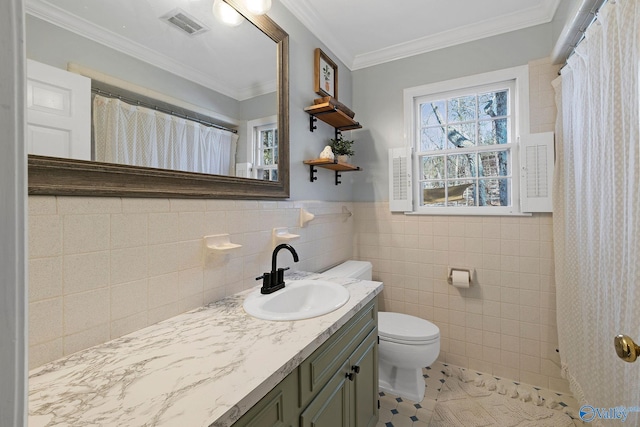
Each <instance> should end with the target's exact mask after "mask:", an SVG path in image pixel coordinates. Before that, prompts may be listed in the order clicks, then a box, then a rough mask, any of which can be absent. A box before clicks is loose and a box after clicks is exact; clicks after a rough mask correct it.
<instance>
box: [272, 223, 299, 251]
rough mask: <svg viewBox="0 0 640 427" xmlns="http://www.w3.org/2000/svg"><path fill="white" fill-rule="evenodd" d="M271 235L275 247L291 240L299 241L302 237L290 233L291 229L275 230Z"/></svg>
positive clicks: (280, 228) (279, 228) (281, 228)
mask: <svg viewBox="0 0 640 427" xmlns="http://www.w3.org/2000/svg"><path fill="white" fill-rule="evenodd" d="M271 235H272V237H273V245H274V246H275V245H277V244H278V243H285V242H288V241H289V240H293V239H297V238H299V237H300V235H299V234H293V233H289V227H278V228H274V229H273V232H272V234H271Z"/></svg>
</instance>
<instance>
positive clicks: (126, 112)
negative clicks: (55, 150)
mask: <svg viewBox="0 0 640 427" xmlns="http://www.w3.org/2000/svg"><path fill="white" fill-rule="evenodd" d="M93 127H94V137H95V138H94V139H95V157H96V160H97V161H100V162H107V163H118V164H125V165H135V166H147V167H152V168H160V169H173V170H180V171H186V172H199V173H206V174H216V175H235V157H236V144H237V141H238V135H236V134H234V133H232V132H228V131H225V130H222V129H216V128H213V127H210V126H204V125H201V124H199V123H197V122H194V121H191V120H185V119H181V118H179V117H175V116H172V115H169V114H165V113H162V112H159V111H155V110H151V109H149V108H144V107H138V106H134V105H130V104H127V103H125V102H122V101H121V100H119V99H114V98H106V97H103V96H100V95H96V96H95V98H94V101H93Z"/></svg>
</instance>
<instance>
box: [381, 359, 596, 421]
mask: <svg viewBox="0 0 640 427" xmlns="http://www.w3.org/2000/svg"><path fill="white" fill-rule="evenodd" d="M422 372H423V375H424V382H425V386H426V390H425V395H424V399H423V400H422V402H419V403H418V402H412V401H409V400H406V399H402V398H400V397H397V396H393V395H390V394H387V393H382V392H380V418H379V421H378V424H377V426H376V427H426V426H428V425H429V423H430V421H431V419H432V417H433V410H434V408H435V406H436V402H437V399H438V394H439V393H440V390H441V388H442V384H443V383H444V382H445V381H446V380H447V378H455V377H459V376H461V375H462V376H467V379H468V380H469V381H484V382H488V381H495V382H496V392H497V393H500V394H505V395H507V394H508V391H509V390H513V389H514V388H515V387H517V388H519V389H520V390H528V392H530V394H531V396H533V397H534V398H535V395H536V394H537V395H539V396H540V398H542V399H544V403H543V404H544V405H545V406H546V407H553V408H554V409H557V410H559V411H562V412H564V413H565V414H567V415H568V416H570V417H571V418H572V419H573V424H574V425H575V426H583V425H584V423H583V422H582V421H581V420H580V419H579V418H578V403H577V402H576V400H575V399H574V398H573V397H572V396H571V395H568V394H561V393H556V392H553V391H550V390H545V389H540V388H537V387H531V386H528V385H524V384H520V383H517V382H514V381H510V380H508V379H503V378H498V377H493V376H491V375H488V374H484V373H482V372H475V371H467V370H465V369H461V368H458V367H455V366H452V365H447V364H443V363H441V362H435V363H434V364H433V365H431V367H429V368H424V369H423V370H422ZM553 402H555V403H553ZM529 403H530V404H532V405H533V404H534V403H532V402H529Z"/></svg>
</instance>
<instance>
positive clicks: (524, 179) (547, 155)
mask: <svg viewBox="0 0 640 427" xmlns="http://www.w3.org/2000/svg"><path fill="white" fill-rule="evenodd" d="M553 164H554V138H553V132H545V133H533V134H527V135H522V136H521V137H520V169H521V174H520V185H521V188H520V209H521V210H522V212H553V203H552V187H553Z"/></svg>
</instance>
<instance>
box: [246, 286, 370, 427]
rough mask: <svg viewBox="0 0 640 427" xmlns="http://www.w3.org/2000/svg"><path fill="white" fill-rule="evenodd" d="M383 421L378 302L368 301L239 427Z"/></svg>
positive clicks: (342, 426)
mask: <svg viewBox="0 0 640 427" xmlns="http://www.w3.org/2000/svg"><path fill="white" fill-rule="evenodd" d="M377 421H378V305H377V298H375V299H374V300H373V301H371V302H370V303H368V304H367V305H365V306H364V307H363V308H362V309H361V310H360V311H359V312H358V313H356V315H355V316H353V317H352V318H351V319H350V320H349V321H348V322H347V323H346V324H345V325H344V326H342V327H341V328H340V329H338V330H337V331H336V332H335V333H334V334H333V335H332V336H331V337H330V338H329V339H328V340H327V341H326V342H324V343H323V344H322V345H321V346H320V347H319V348H318V349H317V350H316V351H314V352H313V353H312V354H311V356H309V357H308V358H307V359H305V360H304V361H303V362H302V363H301V364H300V366H298V368H297V369H295V370H294V371H293V372H292V373H291V374H289V375H288V376H287V377H286V378H285V379H284V380H283V381H282V382H281V383H280V384H278V385H277V386H276V387H274V389H273V390H271V391H270V392H269V393H268V394H267V395H266V396H265V397H264V398H263V399H262V400H260V402H258V403H257V404H256V405H255V406H254V407H252V408H251V409H250V410H249V411H248V412H247V413H246V414H244V415H243V416H242V418H240V419H239V420H238V421H237V422H236V423H235V424H234V427H245V426H246V427H258V426H260V427H325V426H326V427H370V426H375V425H376V423H377Z"/></svg>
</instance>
